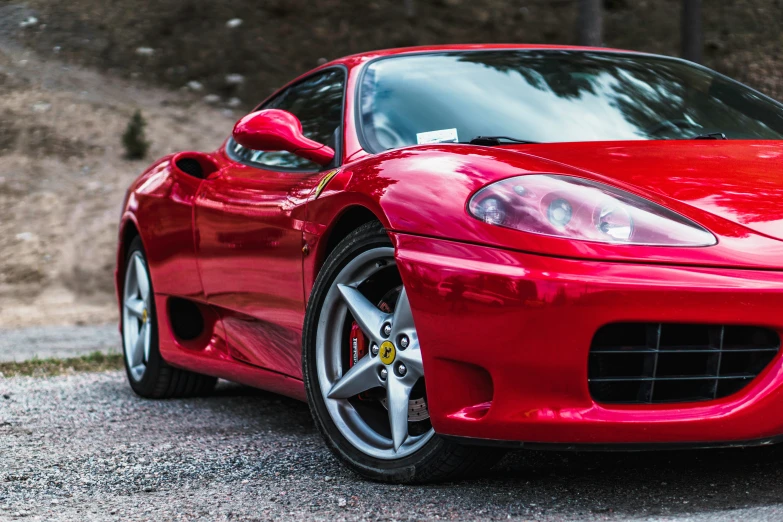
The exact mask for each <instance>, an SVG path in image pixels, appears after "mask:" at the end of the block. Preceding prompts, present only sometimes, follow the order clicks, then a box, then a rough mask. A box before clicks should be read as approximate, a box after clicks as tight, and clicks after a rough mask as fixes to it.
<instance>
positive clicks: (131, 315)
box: [122, 250, 154, 381]
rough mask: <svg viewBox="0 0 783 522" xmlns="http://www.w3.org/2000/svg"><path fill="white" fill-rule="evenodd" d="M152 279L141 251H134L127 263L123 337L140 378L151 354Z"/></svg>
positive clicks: (134, 372) (130, 371)
mask: <svg viewBox="0 0 783 522" xmlns="http://www.w3.org/2000/svg"><path fill="white" fill-rule="evenodd" d="M151 299H152V295H151V292H150V280H149V275H148V272H147V264H146V263H145V261H144V257H143V255H142V253H141V251H139V250H137V251H135V252H133V253H132V255H131V256H130V258H129V259H128V262H127V263H126V266H125V285H124V287H123V297H122V339H123V343H124V345H125V361H126V363H127V365H128V374H129V375H130V376H131V378H132V379H134V380H136V381H141V379H142V378H143V377H144V371H145V370H146V369H147V361H149V358H150V345H151V340H152V321H153V320H154V318H153V317H152V314H150V309H151V306H150V300H151Z"/></svg>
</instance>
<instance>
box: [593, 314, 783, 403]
mask: <svg viewBox="0 0 783 522" xmlns="http://www.w3.org/2000/svg"><path fill="white" fill-rule="evenodd" d="M779 349H780V337H779V336H778V334H777V333H776V332H775V331H773V330H770V329H769V328H759V327H755V326H728V325H725V326H721V325H700V324H661V323H617V324H610V325H606V326H604V327H602V328H601V329H599V330H598V332H596V334H595V337H593V342H592V345H591V346H590V360H589V364H588V383H589V387H590V394H591V395H592V396H593V399H594V400H595V401H596V402H601V403H613V404H617V403H629V404H655V403H665V402H690V401H706V400H713V399H719V398H721V397H726V396H728V395H731V394H732V393H736V392H738V391H739V390H741V389H742V388H744V387H745V386H746V385H747V384H748V383H750V381H751V380H753V379H754V378H755V377H756V376H757V375H758V374H759V373H761V371H762V370H763V369H764V368H765V367H766V366H767V365H768V364H769V363H770V361H772V359H773V358H774V357H775V355H776V354H777V353H778V350H779Z"/></svg>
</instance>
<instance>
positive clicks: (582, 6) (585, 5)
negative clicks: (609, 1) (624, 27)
mask: <svg viewBox="0 0 783 522" xmlns="http://www.w3.org/2000/svg"><path fill="white" fill-rule="evenodd" d="M601 4H602V0H579V18H578V22H577V34H578V36H579V45H589V46H592V47H598V46H601V45H603V39H604V35H603V6H602V5H601Z"/></svg>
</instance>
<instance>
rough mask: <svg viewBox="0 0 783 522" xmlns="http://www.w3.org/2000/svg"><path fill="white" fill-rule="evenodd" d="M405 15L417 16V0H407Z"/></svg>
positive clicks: (409, 16)
mask: <svg viewBox="0 0 783 522" xmlns="http://www.w3.org/2000/svg"><path fill="white" fill-rule="evenodd" d="M405 16H406V17H408V18H413V17H415V16H416V3H415V0H405Z"/></svg>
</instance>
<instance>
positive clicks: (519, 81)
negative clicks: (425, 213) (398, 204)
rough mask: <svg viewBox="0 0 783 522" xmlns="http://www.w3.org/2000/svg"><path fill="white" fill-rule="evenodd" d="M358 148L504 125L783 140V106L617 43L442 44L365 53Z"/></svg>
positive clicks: (466, 136) (518, 130)
mask: <svg viewBox="0 0 783 522" xmlns="http://www.w3.org/2000/svg"><path fill="white" fill-rule="evenodd" d="M359 111H360V118H361V120H360V121H361V127H362V132H363V141H364V142H365V143H366V147H365V148H367V149H369V150H370V152H380V151H382V150H386V149H391V148H397V147H404V146H408V145H416V144H420V143H432V142H446V141H458V142H468V141H470V140H471V139H473V138H475V137H477V136H511V137H513V138H517V139H520V140H527V141H535V142H547V143H550V142H575V141H612V140H659V139H690V138H693V137H695V136H698V135H704V134H710V133H723V134H725V135H726V136H727V137H728V138H729V139H754V140H758V139H771V140H780V139H783V106H781V105H780V104H778V103H776V102H774V101H773V100H771V99H769V98H767V97H765V96H763V95H762V94H759V93H757V92H755V91H753V90H751V89H749V88H747V87H745V86H743V85H741V84H739V83H737V82H735V81H732V80H730V79H728V78H726V77H724V76H721V75H719V74H717V73H715V72H713V71H710V70H708V69H705V68H703V67H699V66H696V65H692V64H689V63H687V62H684V61H681V60H674V59H668V58H662V57H655V56H648V55H638V54H632V53H617V52H593V51H589V52H587V51H560V50H540V51H538V50H491V51H459V52H458V51H454V52H446V53H437V54H416V55H401V56H395V57H390V58H382V59H379V60H377V61H375V62H371V63H370V64H369V65H368V66H367V68H366V69H365V72H364V73H363V78H362V82H361V89H360V102H359Z"/></svg>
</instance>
